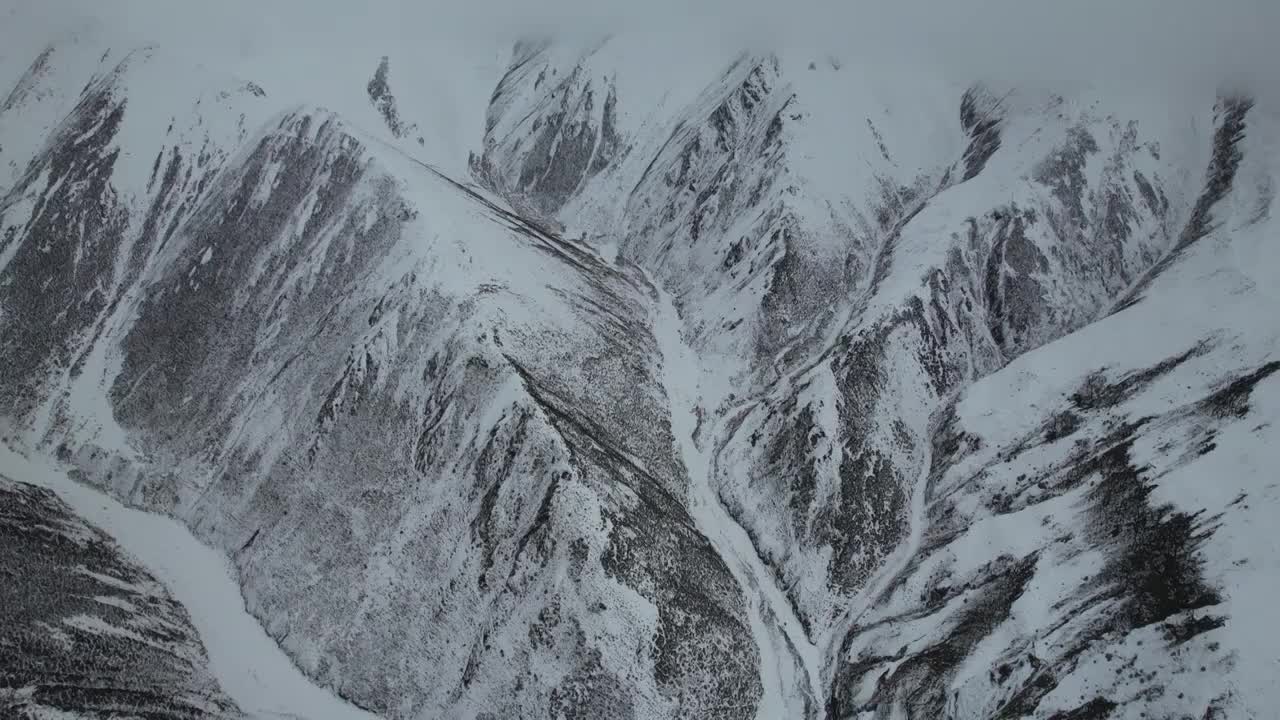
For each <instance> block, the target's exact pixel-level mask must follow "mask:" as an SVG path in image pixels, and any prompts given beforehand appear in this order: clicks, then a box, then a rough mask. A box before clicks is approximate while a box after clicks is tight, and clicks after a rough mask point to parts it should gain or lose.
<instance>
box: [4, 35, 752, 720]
mask: <svg viewBox="0 0 1280 720" xmlns="http://www.w3.org/2000/svg"><path fill="white" fill-rule="evenodd" d="M150 62H154V59H152V60H150ZM146 67H149V64H148V60H147V59H144V58H141V57H133V56H131V58H130V59H129V60H128V62H127V63H125V64H122V65H118V66H115V67H111V66H109V65H108V66H107V69H106V71H105V72H103V74H102V75H101V76H99V77H97V78H95V79H94V80H93V81H92V82H91V83H90V86H89V88H88V89H87V90H86V92H85V95H84V97H83V98H82V100H81V101H80V102H79V103H77V104H76V105H75V107H74V108H73V110H72V112H71V114H70V115H69V116H68V117H67V119H66V120H65V121H63V123H62V124H61V125H60V128H59V131H58V132H57V133H56V134H55V135H53V136H52V137H51V139H50V141H49V143H48V144H47V145H46V146H45V147H44V148H43V149H41V150H39V151H38V152H37V153H36V154H35V156H34V158H33V159H32V161H31V162H30V163H29V165H28V168H27V170H26V172H25V173H24V175H23V178H22V180H21V181H20V182H19V183H18V184H17V185H15V186H14V188H13V189H12V190H10V191H9V193H8V195H7V197H6V199H5V200H4V202H3V204H0V208H3V209H2V210H0V216H2V217H3V220H2V222H0V225H2V226H3V227H4V228H5V237H6V241H5V245H4V247H3V253H4V260H5V264H4V268H3V270H2V272H3V280H2V281H0V286H2V287H3V288H4V298H3V302H4V308H5V314H4V318H5V323H6V325H5V340H6V342H5V344H4V353H5V360H6V363H7V367H9V368H11V369H12V371H11V372H8V373H6V374H5V376H4V378H3V380H4V383H5V397H6V401H5V402H6V405H5V407H4V412H5V414H6V415H7V416H9V417H11V418H13V419H14V420H15V421H16V422H17V424H18V426H19V428H21V429H25V430H26V432H28V433H33V434H34V435H32V436H33V437H34V438H36V439H38V441H39V442H42V443H44V444H47V445H49V446H58V447H59V448H62V451H63V452H64V454H65V455H67V456H68V457H69V458H70V460H71V461H72V462H73V463H75V464H76V465H78V466H80V467H81V468H82V471H83V472H84V473H85V475H86V477H87V478H88V479H89V480H90V481H91V482H93V483H95V484H98V485H100V486H103V487H107V488H109V489H111V490H112V491H113V492H114V493H115V494H117V495H118V496H120V497H122V498H125V499H128V500H129V501H130V502H133V503H136V504H139V505H141V506H143V507H147V508H150V509H154V510H157V511H162V512H167V513H173V514H176V515H178V516H179V517H181V518H183V519H185V520H186V521H187V522H188V523H189V524H190V525H191V526H192V527H193V528H194V529H195V530H196V531H197V532H198V533H199V534H200V535H201V536H202V537H204V538H205V539H206V540H208V541H209V542H211V543H213V544H215V545H217V546H219V547H222V548H224V549H225V550H226V551H228V552H229V553H233V554H234V558H235V562H236V565H237V567H238V568H239V570H240V574H241V580H242V582H243V583H244V587H245V595H246V599H247V601H248V606H249V609H250V610H251V611H252V612H254V613H255V614H256V615H258V616H259V617H260V618H262V619H263V621H264V623H265V624H266V627H267V629H268V630H269V632H271V634H272V635H274V636H275V637H277V638H278V639H279V640H280V641H281V643H282V644H283V645H284V647H285V648H286V649H287V650H288V651H289V652H290V653H291V654H292V655H293V656H294V657H295V659H296V660H297V661H298V662H299V664H300V665H301V666H302V667H303V668H304V669H305V670H306V671H308V672H309V673H310V674H311V675H313V676H314V677H316V678H317V679H318V680H319V681H321V682H323V683H325V684H327V685H330V686H332V687H335V688H336V689H338V690H339V691H340V692H342V693H343V694H344V695H345V696H347V697H350V698H351V699H353V700H354V701H356V702H357V703H359V704H361V705H365V706H368V707H371V708H373V709H375V710H378V711H381V712H385V713H387V714H390V715H395V716H401V717H410V716H416V715H426V716H439V715H441V714H444V715H451V716H453V715H473V716H474V715H477V714H484V713H485V712H497V713H498V714H499V715H506V714H513V713H514V714H519V713H521V712H528V711H529V710H528V708H542V711H540V712H546V713H551V714H552V715H555V714H560V713H564V714H568V715H571V716H573V715H583V714H585V715H587V716H590V715H596V714H599V713H601V712H605V711H606V710H607V711H608V712H615V711H617V712H622V711H627V712H634V713H636V714H640V715H644V716H653V715H665V714H669V713H671V712H674V711H675V710H674V709H675V708H676V707H679V708H682V711H689V710H690V709H694V710H696V709H697V708H701V707H704V706H705V707H706V708H707V713H709V714H712V715H714V714H715V713H716V712H718V711H716V710H714V708H716V707H723V706H725V705H726V704H728V703H730V701H732V702H733V703H740V702H741V703H746V704H748V705H749V704H750V698H751V697H752V696H753V694H757V693H758V692H759V691H758V683H759V681H758V679H757V677H756V664H757V660H756V649H755V647H754V645H753V643H752V640H751V636H750V633H749V631H748V630H747V628H746V625H745V622H746V621H745V618H744V617H743V611H742V598H741V592H740V590H739V589H738V587H737V586H736V585H735V584H734V582H733V579H732V576H731V575H730V574H729V573H728V572H727V570H726V568H725V567H724V564H723V562H722V561H721V560H720V559H719V557H718V556H717V555H716V554H715V553H714V552H712V550H711V548H710V546H709V545H708V543H707V541H706V540H705V538H703V537H702V536H701V535H699V534H698V533H697V532H696V530H695V529H694V527H693V525H692V523H691V521H690V519H689V516H688V513H687V510H686V509H685V502H684V496H685V492H686V485H687V476H686V474H685V472H684V470H683V467H682V466H681V465H680V464H679V462H678V461H677V459H676V457H675V449H674V445H673V439H672V436H671V433H670V422H669V419H668V417H669V415H668V413H667V410H666V397H665V394H664V391H663V388H662V387H661V385H659V384H658V381H657V379H656V378H657V374H658V373H659V372H660V371H661V357H660V356H659V355H657V353H656V347H655V345H654V339H653V337H652V335H651V332H650V330H649V324H650V320H649V313H650V312H651V306H652V303H653V300H652V297H653V295H654V293H655V290H654V288H653V287H652V286H651V285H649V284H648V282H647V280H646V279H645V278H644V277H643V275H641V274H640V273H638V272H637V271H635V270H628V269H626V268H617V267H614V266H611V265H608V264H606V263H604V262H603V261H602V260H600V258H599V257H598V256H597V255H595V254H594V253H592V252H590V251H589V250H587V249H586V248H584V247H582V246H579V245H577V244H574V243H571V242H568V241H565V240H563V239H561V238H559V237H557V236H555V235H550V234H547V233H546V232H545V231H543V230H541V229H540V228H538V227H537V226H535V225H533V224H530V223H529V222H527V221H525V220H523V219H521V218H520V217H518V216H516V215H513V214H512V213H511V212H510V211H507V210H504V209H503V208H502V207H501V206H500V205H498V204H496V203H495V201H493V200H490V199H487V198H485V197H484V196H482V195H480V194H479V193H477V192H476V191H475V190H472V189H469V188H467V187H465V186H462V185H458V184H456V183H454V182H453V181H450V180H448V179H446V178H444V177H442V176H439V175H437V174H435V173H434V172H433V171H432V170H431V169H430V168H429V167H426V166H423V165H421V164H419V163H417V162H416V161H413V160H410V159H408V158H406V157H404V156H402V155H400V154H399V153H398V152H396V151H393V150H390V149H387V148H384V147H383V146H382V145H381V144H380V141H378V140H375V139H373V138H371V137H365V136H363V135H361V134H360V133H359V132H358V131H356V130H354V129H352V128H350V127H347V126H345V125H344V124H343V123H342V121H341V120H340V119H338V118H336V117H334V116H333V115H331V114H329V113H326V112H324V111H320V110H311V109H301V110H293V111H288V112H285V113H284V114H281V115H276V116H275V117H274V118H270V119H268V120H267V121H266V122H265V123H264V124H262V125H261V126H260V129H258V130H254V131H251V132H250V131H246V132H245V134H244V135H243V136H241V135H239V129H238V128H241V127H248V124H247V123H245V124H243V125H242V122H241V121H240V120H239V119H237V120H236V121H235V122H234V123H233V125H234V126H235V127H236V128H237V131H236V132H235V133H232V134H231V135H230V137H231V138H232V142H229V143H227V144H224V145H219V144H217V140H218V139H220V138H225V137H228V136H226V135H220V136H215V135H212V134H210V133H207V132H202V131H201V129H202V128H204V127H206V125H211V124H216V123H218V122H221V121H222V120H225V119H226V118H221V117H217V116H216V114H215V113H216V112H217V110H211V111H210V115H205V114H196V113H194V112H191V111H188V113H189V114H188V115H186V116H185V117H184V118H183V119H182V121H180V122H178V123H177V127H181V126H182V123H183V122H185V123H187V124H188V127H190V128H191V130H189V131H187V132H186V133H178V132H177V131H176V130H175V131H174V132H171V133H169V134H163V133H162V134H158V135H155V136H151V137H147V138H146V141H144V140H142V139H140V138H139V139H137V140H136V141H134V140H131V141H129V142H125V141H124V138H126V137H129V136H130V135H131V134H134V133H136V134H140V133H139V132H138V131H137V130H135V129H132V128H130V127H129V123H130V122H131V121H133V115H132V114H131V111H130V106H131V103H138V104H141V102H139V99H140V97H141V96H142V94H143V93H145V92H146V91H147V89H148V88H146V87H144V86H142V85H143V83H144V80H145V72H146V71H145V69H144V68H146ZM134 73H143V75H142V76H141V77H140V76H139V75H137V74H134ZM249 95H250V97H252V98H255V99H257V98H258V95H257V94H256V93H252V92H251V93H249ZM178 97H180V96H178ZM214 97H216V98H223V97H225V96H224V95H223V94H222V93H221V92H219V93H217V94H215V95H214ZM204 104H205V103H204V100H203V98H202V100H201V101H199V102H197V103H196V107H203V106H204ZM140 114H141V113H140ZM148 114H149V113H148ZM241 117H243V116H241ZM137 122H139V123H149V122H154V118H152V117H141V118H139V120H138V121H137ZM239 137H243V140H242V141H239V142H238V143H237V142H236V141H237V140H238V138H239ZM148 143H151V144H150V145H149V144H148ZM237 145H238V146H237ZM124 152H127V153H130V154H132V155H134V156H142V157H148V158H152V157H153V158H155V160H154V164H153V168H152V169H153V172H152V173H150V174H149V175H147V176H145V177H142V176H136V177H135V176H132V175H131V174H129V173H126V172H124V171H125V170H126V166H125V163H122V162H121V159H122V157H123V153H124ZM624 406H625V407H628V408H629V411H628V412H627V413H618V412H615V411H614V409H615V408H617V407H624ZM92 424H96V425H97V426H98V427H96V428H95V427H92V426H91V425H92ZM87 425H88V426H87ZM713 659H714V661H713ZM513 667H514V668H518V669H517V670H515V671H513ZM503 708H507V710H506V711H504V710H503Z"/></svg>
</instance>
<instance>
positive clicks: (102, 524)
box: [0, 444, 377, 720]
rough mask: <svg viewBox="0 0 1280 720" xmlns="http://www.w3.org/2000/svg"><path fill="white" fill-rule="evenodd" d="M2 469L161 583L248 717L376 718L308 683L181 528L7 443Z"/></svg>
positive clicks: (215, 562) (228, 575)
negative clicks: (46, 495) (56, 501)
mask: <svg viewBox="0 0 1280 720" xmlns="http://www.w3.org/2000/svg"><path fill="white" fill-rule="evenodd" d="M0 467H3V468H4V469H5V471H6V472H7V473H9V474H11V475H13V476H14V477H17V478H21V479H22V480H23V481H24V482H29V483H31V484H32V485H37V486H39V487H44V488H47V489H49V490H52V491H53V492H54V493H56V494H57V495H58V497H59V498H61V499H62V500H63V502H65V503H67V504H68V505H69V506H71V508H72V510H74V511H75V512H76V513H77V514H79V515H80V516H81V517H82V518H84V519H85V520H86V521H88V522H89V523H91V524H93V525H94V526H96V527H98V528H99V529H101V530H102V531H103V532H105V533H107V534H108V535H109V536H111V538H112V539H114V540H115V541H116V542H117V543H119V545H120V547H122V548H124V550H125V551H126V552H128V553H129V554H131V555H133V556H134V557H135V558H137V559H138V560H139V561H140V562H141V563H142V565H143V566H144V567H145V568H146V569H147V570H148V571H150V573H151V574H152V575H153V576H154V577H155V578H156V579H158V580H159V581H160V582H162V583H164V585H165V587H166V588H168V590H169V593H170V594H171V595H172V596H173V597H174V599H176V600H177V601H178V602H180V603H182V605H183V607H185V608H186V610H187V612H188V613H189V614H190V616H191V622H192V625H193V626H194V627H195V628H196V630H197V631H198V632H199V634H200V640H201V642H202V643H203V644H204V647H205V650H206V652H207V653H208V656H209V667H210V670H211V671H212V672H213V674H214V676H215V677H216V678H217V680H218V683H219V684H220V685H221V687H222V690H223V691H224V692H225V693H226V694H227V695H228V696H229V697H230V698H231V699H232V700H234V701H235V703H236V704H237V705H238V706H239V707H240V709H241V710H243V711H244V712H245V714H246V715H248V716H249V717H250V718H255V719H259V718H260V719H261V720H274V719H277V718H298V719H299V720H375V719H376V718H377V716H376V715H373V714H371V713H368V712H366V711H364V710H361V709H360V708H357V707H355V706H353V705H351V704H349V703H347V702H345V701H343V700H342V699H341V698H339V697H337V696H335V695H334V694H333V693H331V692H329V691H328V690H325V689H323V688H320V687H317V686H316V685H315V684H313V683H312V682H311V681H310V680H308V679H307V677H306V676H305V675H303V674H302V672H301V671H300V670H298V668H297V666H296V665H294V664H293V661H292V660H290V659H289V656H287V655H285V653H284V651H283V650H281V649H280V646H279V645H277V644H276V642H275V640H273V639H272V638H271V637H270V636H269V635H267V633H266V631H265V630H263V629H262V626H261V625H260V624H258V621H257V620H256V619H254V617H253V616H252V615H250V614H249V613H248V611H247V610H245V605H244V598H243V597H242V596H241V594H240V585H239V582H238V581H237V579H236V576H235V573H234V571H233V570H232V568H231V564H230V563H229V562H228V560H227V557H226V556H225V555H223V554H222V553H220V552H218V551H216V550H214V549H212V548H209V547H207V546H205V545H203V544H202V543H200V541H199V540H196V538H195V537H194V536H193V535H192V534H191V532H190V531H189V530H188V529H187V528H186V526H184V525H183V524H182V523H180V522H178V521H176V520H174V519H172V518H169V517H164V516H162V515H157V514H154V513H148V512H144V511H141V510H135V509H132V508H128V507H125V506H124V505H121V504H120V502H119V501H117V500H116V499H115V498H113V497H111V496H109V495H107V494H105V493H102V492H99V491H97V490H95V489H93V488H90V487H89V486H87V485H84V484H82V483H79V482H76V481H75V480H72V479H71V478H70V477H68V476H67V474H66V473H65V472H63V471H62V470H61V469H60V468H58V467H57V466H56V465H54V464H53V463H51V462H49V461H47V460H44V459H42V458H39V457H28V456H26V455H23V454H22V453H20V452H19V451H17V450H15V449H13V448H11V447H9V446H8V445H7V444H3V445H0Z"/></svg>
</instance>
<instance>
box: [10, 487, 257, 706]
mask: <svg viewBox="0 0 1280 720" xmlns="http://www.w3.org/2000/svg"><path fill="white" fill-rule="evenodd" d="M82 569H83V570H82ZM84 570H88V571H91V572H93V573H96V574H98V575H102V576H107V577H108V578H115V579H117V580H119V581H120V582H122V583H127V584H130V585H135V586H138V587H139V589H138V590H137V591H133V590H130V589H127V588H125V587H122V586H119V585H116V584H114V583H111V582H108V581H104V580H100V579H98V578H96V577H93V576H92V575H89V574H87V573H86V572H84ZM160 587H161V586H160V585H159V583H158V582H157V581H156V580H155V579H154V578H152V577H150V576H149V575H148V574H147V573H146V572H145V571H144V570H142V569H141V568H139V567H138V566H137V565H135V564H134V563H133V561H132V560H130V559H129V558H128V557H127V556H125V555H124V554H123V552H122V551H121V550H120V548H119V547H117V546H116V545H115V544H114V543H113V542H112V541H111V540H110V539H109V538H107V537H106V536H105V535H103V534H102V533H101V532H99V531H97V530H95V529H92V528H91V527H89V526H88V525H86V524H84V522H83V521H81V520H80V519H79V518H77V517H76V516H75V515H73V514H72V513H71V510H70V508H68V507H67V506H66V505H65V504H64V503H63V502H62V501H61V500H59V499H58V498H57V497H56V496H55V495H54V494H53V493H52V492H49V491H48V490H44V489H42V488H37V487H34V486H31V485H27V484H25V483H21V482H15V481H12V480H9V479H7V478H4V477H3V476H0V716H3V717H6V718H8V717H19V718H25V717H33V718H34V717H41V716H42V715H40V714H39V712H38V708H39V707H49V708H56V709H60V710H65V711H68V712H74V713H82V714H85V715H86V716H90V717H117V716H128V717H145V718H151V719H153V720H188V719H194V718H205V717H210V718H212V717H218V718H226V717H229V716H236V715H237V713H236V712H235V709H234V707H233V706H232V705H231V702H230V700H228V699H227V698H226V697H225V696H223V695H222V693H221V692H220V691H219V690H218V689H217V687H216V686H215V685H214V684H213V682H212V680H211V679H209V678H210V675H209V673H208V669H207V668H206V667H204V666H203V663H205V662H206V660H205V659H204V648H203V647H202V646H201V645H200V641H199V638H198V636H197V634H196V631H195V629H194V628H192V627H191V624H190V621H189V619H188V617H187V614H186V612H185V610H183V608H182V607H181V606H180V605H178V603H177V602H175V601H174V600H172V599H171V598H169V597H168V596H167V595H165V594H163V591H162V590H159V588H160ZM97 598H109V599H110V600H111V601H113V604H107V603H104V602H101V601H99V600H98V599H97ZM76 617H87V618H91V619H93V620H95V621H100V622H103V623H107V624H109V625H112V626H115V627H118V628H122V629H125V630H127V631H128V632H130V633H133V634H136V635H137V636H139V637H138V639H134V638H131V637H124V636H120V635H115V634H103V633H99V632H95V631H93V630H90V629H85V628H82V627H77V626H75V625H74V624H68V621H70V620H71V619H72V618H76ZM193 658H194V659H193ZM24 688H30V689H32V693H31V695H30V697H28V698H25V699H24V698H23V697H22V696H21V695H12V694H9V693H13V692H14V691H18V690H22V689H24Z"/></svg>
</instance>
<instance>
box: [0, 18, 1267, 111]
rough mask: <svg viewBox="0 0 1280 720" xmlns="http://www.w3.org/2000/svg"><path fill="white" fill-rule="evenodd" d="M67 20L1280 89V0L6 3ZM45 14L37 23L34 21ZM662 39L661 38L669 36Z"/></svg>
mask: <svg viewBox="0 0 1280 720" xmlns="http://www.w3.org/2000/svg"><path fill="white" fill-rule="evenodd" d="M2 5H9V6H11V7H13V6H17V7H18V8H19V11H20V13H22V14H25V15H26V16H27V17H28V18H31V17H35V16H38V17H39V18H40V22H43V23H45V24H48V25H51V26H53V25H66V24H69V23H71V22H73V21H75V20H77V19H80V20H83V18H85V17H90V16H97V17H99V18H100V19H102V20H103V21H104V22H107V23H110V24H112V25H114V26H116V27H117V28H127V29H128V30H129V31H131V32H133V33H134V34H135V35H136V36H138V37H149V38H150V37H154V38H156V39H160V40H164V39H165V38H167V39H168V40H169V41H170V42H176V43H181V44H183V45H185V46H188V47H190V48H193V49H199V48H208V47H212V46H217V47H219V48H220V49H222V50H225V49H227V48H232V49H234V50H235V51H236V52H238V53H241V54H243V55H245V56H251V55H253V54H254V53H258V54H275V53H279V52H281V51H294V52H296V53H298V54H304V53H306V52H313V51H329V52H333V51H334V50H335V48H343V47H361V48H364V47H376V46H377V45H378V43H379V42H381V41H383V40H385V41H388V42H389V43H391V44H393V45H396V46H401V45H404V44H406V43H408V44H414V43H417V44H420V45H427V44H429V45H435V46H439V47H440V48H442V49H445V48H447V49H450V51H451V52H452V51H454V50H456V52H458V53H464V52H466V51H467V48H470V47H475V46H477V45H481V46H484V45H485V44H486V43H494V42H498V41H500V42H501V43H509V42H510V40H511V39H512V38H514V37H516V36H518V35H520V34H521V33H529V32H542V33H565V34H591V33H604V32H619V31H621V32H647V33H652V34H654V35H655V38H656V39H661V37H662V36H664V35H667V36H672V37H678V38H682V39H683V46H686V47H687V46H689V45H696V43H697V42H710V41H713V40H714V41H718V42H722V43H728V44H741V45H744V46H747V45H750V46H755V47H757V48H768V47H784V46H785V47H791V48H796V47H802V48H807V49H812V50H813V51H814V52H815V53H817V52H824V53H832V54H835V55H837V56H839V57H841V58H842V59H843V60H844V61H845V62H859V63H869V64H875V63H882V64H886V65H887V64H895V63H897V64H900V63H915V64H925V65H927V66H930V67H935V68H936V69H937V71H938V72H939V73H949V74H955V75H960V76H964V77H962V78H961V79H965V80H967V79H969V78H970V77H973V78H991V79H995V80H997V81H1009V82H1018V83H1031V84H1044V85H1055V84H1060V83H1064V82H1065V83H1076V82H1082V83H1090V84H1092V83H1112V84H1118V85H1124V84H1129V85H1143V86H1153V85H1154V86H1158V87H1173V88H1176V87H1179V86H1187V85H1191V84H1196V85H1201V86H1202V85H1203V84H1205V83H1213V84H1216V85H1224V84H1225V85H1236V86H1245V87H1249V88H1250V89H1254V90H1259V89H1267V86H1268V85H1269V84H1270V85H1273V86H1277V87H1280V79H1278V78H1276V77H1275V75H1276V72H1275V69H1276V67H1277V66H1278V65H1280V62H1278V61H1280V51H1277V50H1276V49H1274V48H1275V47H1276V46H1277V45H1280V43H1278V42H1277V41H1278V40H1280V38H1278V37H1277V35H1280V0H876V1H874V2H872V1H858V0H847V1H844V2H839V1H837V0H701V1H699V0H631V1H628V2H621V1H619V0H603V1H602V0H489V1H485V0H461V1H454V2H440V1H438V0H419V1H418V2H411V1H409V0H217V1H211V0H0V6H2ZM28 21H31V22H34V20H28ZM655 47H657V46H655Z"/></svg>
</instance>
